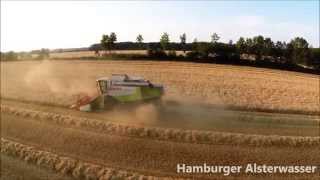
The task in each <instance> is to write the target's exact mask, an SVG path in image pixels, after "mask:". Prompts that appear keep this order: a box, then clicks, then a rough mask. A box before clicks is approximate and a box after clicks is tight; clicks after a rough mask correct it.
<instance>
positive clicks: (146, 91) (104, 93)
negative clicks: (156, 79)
mask: <svg viewBox="0 0 320 180" xmlns="http://www.w3.org/2000/svg"><path fill="white" fill-rule="evenodd" d="M96 82H97V89H98V94H97V95H95V96H88V95H79V97H78V100H77V102H76V103H75V104H73V105H72V106H71V108H73V109H78V110H80V111H95V110H102V109H106V108H108V107H110V106H112V105H114V104H129V103H132V102H144V101H148V100H150V101H157V100H159V99H160V98H161V96H162V95H163V94H164V89H163V86H162V85H158V84H153V83H151V82H150V81H148V80H145V79H143V78H141V77H131V76H128V75H126V74H113V75H112V76H111V77H110V78H108V77H102V78H99V79H97V80H96Z"/></svg>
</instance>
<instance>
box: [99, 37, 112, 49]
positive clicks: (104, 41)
mask: <svg viewBox="0 0 320 180" xmlns="http://www.w3.org/2000/svg"><path fill="white" fill-rule="evenodd" d="M109 42H110V38H109V36H108V35H106V34H103V35H102V39H101V41H100V43H101V46H102V48H103V49H104V50H106V51H107V50H110V43H109Z"/></svg>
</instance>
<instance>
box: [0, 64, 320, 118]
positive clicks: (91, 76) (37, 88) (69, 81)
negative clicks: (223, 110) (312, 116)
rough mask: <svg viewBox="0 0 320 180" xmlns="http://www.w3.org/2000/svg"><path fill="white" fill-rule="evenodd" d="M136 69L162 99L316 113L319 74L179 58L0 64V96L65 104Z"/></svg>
mask: <svg viewBox="0 0 320 180" xmlns="http://www.w3.org/2000/svg"><path fill="white" fill-rule="evenodd" d="M112 73H127V74H131V75H140V76H143V77H145V78H146V79H150V80H151V81H152V82H156V83H161V84H163V85H164V86H165V90H166V97H165V98H168V99H177V100H179V101H180V100H186V99H187V100H188V101H194V102H200V103H204V104H212V105H217V106H221V107H233V108H240V109H246V110H263V111H280V112H281V111H284V112H285V111H288V112H304V113H319V107H320V104H319V103H320V102H319V76H317V75H309V74H302V73H295V72H287V71H278V70H269V69H263V68H251V67H238V66H227V65H213V64H195V63H182V62H145V61H134V62H129V61H41V62H37V61H30V62H8V63H2V64H1V96H2V97H7V98H16V99H20V100H29V101H39V102H43V103H49V104H57V105H64V106H68V105H70V104H71V103H72V102H73V100H74V99H73V98H74V95H75V94H77V93H79V92H88V93H92V92H95V91H96V89H95V88H96V87H95V79H96V78H99V77H102V76H110V75H111V74H112Z"/></svg>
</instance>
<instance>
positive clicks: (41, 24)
mask: <svg viewBox="0 0 320 180" xmlns="http://www.w3.org/2000/svg"><path fill="white" fill-rule="evenodd" d="M110 32H116V34H117V36H118V41H135V39H136V36H137V34H139V33H141V34H142V35H143V37H144V39H145V41H146V42H149V41H158V40H159V37H160V35H161V34H162V32H168V33H169V35H170V39H171V41H179V35H180V34H182V33H184V32H185V33H186V34H187V41H188V42H192V41H193V39H194V38H197V39H198V40H199V41H209V40H210V35H211V34H212V33H213V32H217V33H218V34H219V35H220V36H221V41H223V42H227V41H229V40H233V41H236V40H237V39H238V38H239V37H240V36H244V37H252V36H255V35H258V34H261V35H263V36H268V37H271V38H272V39H273V40H274V41H277V40H281V41H289V40H290V39H291V38H293V37H295V36H303V37H305V38H306V39H307V40H308V42H309V43H310V44H312V45H313V46H314V47H318V46H319V2H318V1H316V0H314V1H300V2H298V1H288V0H285V1H281V2H277V1H237V2H236V1H224V2H222V1H221V2H220V1H201V2H198V1H156V2H151V1H131V2H125V1H121V2H112V1H92V2H89V1H78V2H77V1H69V2H63V1H45V2H40V1H29V2H22V1H20V2H19V1H13V2H10V1H1V51H8V50H15V51H21V50H31V49H39V48H71V47H88V46H90V45H91V44H93V43H97V42H99V41H100V38H101V35H102V34H103V33H110Z"/></svg>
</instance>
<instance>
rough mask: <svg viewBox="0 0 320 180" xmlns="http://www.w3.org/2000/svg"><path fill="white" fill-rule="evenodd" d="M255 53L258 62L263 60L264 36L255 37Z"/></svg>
mask: <svg viewBox="0 0 320 180" xmlns="http://www.w3.org/2000/svg"><path fill="white" fill-rule="evenodd" d="M252 41H253V52H254V54H255V55H256V61H260V60H262V55H263V51H264V38H263V36H261V35H259V36H255V37H253V40H252Z"/></svg>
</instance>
